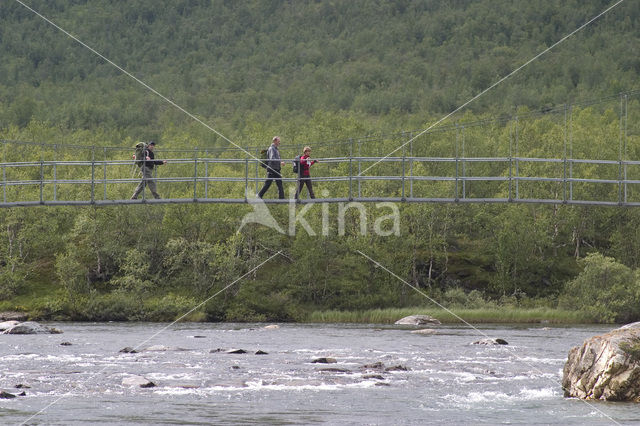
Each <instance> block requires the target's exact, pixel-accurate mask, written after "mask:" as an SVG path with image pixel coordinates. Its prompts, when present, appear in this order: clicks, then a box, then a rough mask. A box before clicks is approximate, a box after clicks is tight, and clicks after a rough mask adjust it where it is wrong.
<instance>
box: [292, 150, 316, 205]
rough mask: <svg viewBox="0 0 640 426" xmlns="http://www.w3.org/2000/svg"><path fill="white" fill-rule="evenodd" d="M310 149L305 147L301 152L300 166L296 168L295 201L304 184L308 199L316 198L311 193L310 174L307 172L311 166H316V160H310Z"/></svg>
mask: <svg viewBox="0 0 640 426" xmlns="http://www.w3.org/2000/svg"><path fill="white" fill-rule="evenodd" d="M310 155H311V148H310V147H308V146H305V147H304V149H303V150H302V156H301V157H300V165H299V166H298V189H297V190H296V200H297V199H298V197H299V196H300V192H301V191H302V187H303V186H304V185H305V184H306V185H307V189H308V190H309V197H311V198H316V196H315V194H314V193H313V187H312V186H311V173H310V172H309V168H310V167H311V165H313V164H316V163H317V162H318V161H317V160H312V159H311V158H310Z"/></svg>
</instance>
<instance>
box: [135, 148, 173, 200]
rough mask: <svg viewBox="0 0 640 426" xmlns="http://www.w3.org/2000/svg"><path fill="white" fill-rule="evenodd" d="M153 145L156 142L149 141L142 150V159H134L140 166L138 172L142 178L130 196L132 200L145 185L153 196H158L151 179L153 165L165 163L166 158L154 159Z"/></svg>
mask: <svg viewBox="0 0 640 426" xmlns="http://www.w3.org/2000/svg"><path fill="white" fill-rule="evenodd" d="M155 147H156V143H155V142H154V141H151V142H149V143H148V144H147V146H146V147H144V148H143V150H142V160H139V161H136V163H137V164H138V167H140V173H142V180H141V181H140V183H139V184H138V187H137V188H136V190H135V191H134V192H133V195H132V196H131V199H132V200H137V199H138V195H140V193H141V192H142V190H143V189H144V186H145V185H147V186H148V187H149V190H150V191H151V194H152V195H153V198H155V199H158V198H160V195H159V194H158V191H157V189H156V182H155V180H154V179H153V167H154V166H160V165H163V164H167V160H154V157H155V156H154V155H153V150H154V148H155Z"/></svg>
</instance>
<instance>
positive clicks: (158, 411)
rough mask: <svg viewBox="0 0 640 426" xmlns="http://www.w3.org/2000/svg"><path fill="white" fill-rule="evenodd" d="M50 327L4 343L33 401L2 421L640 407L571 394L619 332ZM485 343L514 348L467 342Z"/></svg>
mask: <svg viewBox="0 0 640 426" xmlns="http://www.w3.org/2000/svg"><path fill="white" fill-rule="evenodd" d="M48 325H50V326H54V327H57V328H59V329H61V330H63V332H64V333H63V334H55V335H0V390H4V391H7V392H10V393H13V394H17V393H19V392H22V391H24V392H25V394H26V395H25V396H20V397H17V398H13V399H0V424H23V423H25V422H26V423H27V424H47V425H50V424H51V425H84V424H154V425H155V424H192V425H196V424H219V425H225V424H234V425H235V424H259V425H283V424H296V425H297V424H305V425H307V424H354V425H359V424H373V425H421V424H497V423H510V424H563V425H567V424H575V425H585V424H614V423H615V422H619V423H623V424H629V423H640V405H638V404H625V403H616V404H613V403H602V402H588V403H587V402H584V401H580V400H577V399H567V398H564V397H563V393H562V389H561V385H560V382H561V378H562V367H563V365H564V363H565V361H566V358H567V353H568V351H569V349H570V348H571V347H572V346H575V345H578V344H581V343H582V342H583V341H584V340H585V339H586V338H588V337H590V336H593V335H596V334H601V333H603V332H606V331H608V330H610V329H612V328H613V327H605V326H571V327H558V326H549V325H547V326H544V325H535V326H531V325H482V326H478V328H477V329H472V328H470V327H468V326H451V325H446V326H437V327H434V328H435V329H436V330H437V333H436V334H434V335H423V334H415V333H411V330H412V329H410V328H399V327H398V326H381V325H362V324H339V325H326V324H302V325H301V324H280V325H279V326H278V327H273V328H265V324H203V323H181V324H175V325H172V326H171V327H169V328H166V329H164V328H165V327H166V325H165V324H153V323H55V324H48ZM156 333H159V334H157V335H156V336H155V337H152V336H154V335H155V334H156ZM486 336H491V337H499V338H502V339H505V340H506V341H507V342H508V343H509V344H508V345H501V346H484V345H472V344H471V343H472V342H474V341H476V340H479V339H481V338H483V337H486ZM143 342H144V343H143ZM61 343H65V344H66V345H61ZM69 343H70V345H69ZM137 346H140V349H144V348H149V349H152V350H141V351H140V352H139V353H121V352H119V351H120V350H121V349H123V348H125V347H137ZM232 349H243V350H245V351H246V353H244V354H238V353H235V354H233V353H228V352H229V351H230V350H232ZM258 351H262V352H265V353H264V354H256V352H258ZM322 357H328V358H333V359H335V361H336V362H335V363H330V364H322V363H314V362H313V361H316V360H318V359H319V358H322ZM131 375H140V376H144V377H145V378H146V379H149V380H150V381H152V382H153V383H155V384H156V386H155V387H152V388H140V387H138V386H127V385H123V379H125V378H127V377H130V376H131ZM18 384H22V385H27V386H29V388H23V389H16V385H18Z"/></svg>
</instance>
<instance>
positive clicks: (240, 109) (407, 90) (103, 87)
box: [0, 0, 640, 143]
mask: <svg viewBox="0 0 640 426" xmlns="http://www.w3.org/2000/svg"><path fill="white" fill-rule="evenodd" d="M611 3H612V2H610V1H607V0H590V1H578V0H571V1H566V2H560V3H558V2H554V1H550V0H535V1H526V2H525V1H516V2H513V1H507V0H483V1H466V0H457V1H453V0H451V1H433V0H414V1H409V0H395V1H369V0H350V1H328V0H327V1H285V0H268V1H267V0H265V1H223V0H171V1H169V0H141V1H136V2H129V1H122V0H107V1H103V0H86V1H65V0H46V1H45V0H33V1H29V2H27V4H29V5H31V6H32V7H33V8H34V9H35V10H37V11H39V12H40V13H42V14H43V15H44V16H46V17H47V18H49V19H51V20H52V21H53V22H55V23H56V24H58V25H60V26H61V27H62V28H64V29H65V30H67V31H69V32H70V33H71V34H73V35H74V36H76V37H78V38H79V39H80V40H82V41H83V42H84V43H86V44H87V45H89V46H91V47H92V48H94V49H96V50H97V51H98V52H100V53H101V54H103V55H104V56H105V57H106V58H108V59H110V60H112V61H113V62H114V63H116V64H118V65H119V66H121V67H123V68H124V69H126V70H127V71H129V72H131V73H132V74H133V75H135V76H137V77H138V78H140V79H141V80H143V81H144V82H145V83H147V84H149V85H150V86H151V87H153V88H155V89H157V90H158V91H159V92H160V93H162V94H163V95H166V96H167V97H169V98H171V99H172V100H174V101H175V102H176V103H177V104H178V105H181V106H183V107H184V108H185V109H187V110H188V111H190V112H192V113H194V114H196V115H197V116H199V117H202V118H204V119H205V120H207V121H209V122H211V123H214V124H215V126H219V127H220V128H221V129H223V130H224V131H223V133H225V134H227V135H229V136H231V137H233V138H234V139H236V138H240V137H242V135H243V130H246V126H247V122H248V121H252V120H253V119H255V120H265V119H268V118H270V117H274V116H275V119H277V120H279V121H289V120H291V119H292V118H293V117H299V116H303V117H304V116H308V115H310V114H313V113H315V112H317V111H332V112H337V111H338V112H339V111H350V112H361V113H363V114H365V115H367V116H374V117H377V116H384V115H387V114H390V113H399V114H401V115H411V116H414V117H416V119H415V120H416V121H415V123H424V122H425V121H427V120H428V119H429V118H430V117H433V116H434V114H435V115H436V116H437V115H438V114H442V113H446V112H449V111H451V110H453V109H454V108H455V107H456V106H458V105H460V104H462V103H463V102H465V101H466V100H468V99H469V98H470V97H472V96H473V95H475V94H477V93H479V92H481V91H482V90H483V89H485V88H487V87H488V86H489V85H491V84H492V83H493V82H495V81H497V80H498V79H499V78H500V77H502V76H505V75H507V74H508V73H509V72H511V71H512V70H514V69H515V68H517V67H518V66H520V65H521V64H523V63H524V62H526V61H527V60H529V59H530V58H532V57H533V56H534V55H536V54H537V53H540V52H542V51H543V50H544V49H545V48H546V47H548V46H550V45H552V44H553V43H554V42H556V41H558V40H560V39H561V38H562V37H563V36H564V35H567V34H568V33H570V32H571V31H573V30H575V29H576V28H578V27H579V26H580V25H581V24H583V23H585V22H586V21H587V20H588V19H590V18H591V17H594V16H595V15H597V14H598V13H599V12H601V11H603V10H604V9H605V8H606V7H607V6H609V5H610V4H611ZM639 22H640V5H638V3H637V2H631V1H630V2H624V3H623V4H621V5H620V6H618V7H617V8H616V9H614V10H613V11H611V12H610V13H609V14H607V15H606V16H604V17H603V18H601V19H599V20H597V21H596V22H594V23H593V24H591V25H590V26H589V27H587V28H586V29H585V30H584V31H582V32H580V33H578V34H576V35H575V36H573V37H571V38H570V39H568V40H567V41H565V42H564V43H563V44H561V45H560V46H558V47H557V48H555V49H554V50H553V51H552V52H549V53H548V54H546V55H545V56H543V57H541V58H540V59H539V60H537V61H535V62H534V63H532V64H531V65H530V66H529V67H528V68H526V69H524V70H523V71H521V72H519V73H518V74H517V75H516V76H514V77H513V78H512V79H511V80H509V81H508V82H505V83H504V84H502V85H501V86H500V87H499V88H497V89H495V90H493V91H491V92H490V93H488V94H487V95H485V96H483V97H482V98H481V99H479V100H478V101H477V102H475V103H474V104H472V105H470V108H472V109H474V110H475V111H477V112H482V113H486V112H493V113H499V112H505V111H506V112H509V113H511V112H513V111H514V109H515V108H516V107H517V106H521V105H525V106H527V107H529V108H534V109H537V108H542V107H545V106H550V105H555V104H562V103H565V102H571V101H574V100H576V99H580V98H584V97H588V98H592V97H598V96H601V95H611V94H615V93H617V92H620V91H622V90H628V89H630V88H634V87H635V85H636V83H637V75H638V73H639V72H640V59H639V58H640V50H639V49H640V47H639V46H640V29H639V25H640V24H639ZM0 23H1V25H0V40H1V42H0V58H2V61H0V112H1V113H0V125H1V126H7V125H9V124H15V125H18V126H25V125H26V124H27V123H28V122H29V121H30V120H31V119H35V120H38V121H47V122H50V123H51V124H52V125H54V126H56V127H58V126H62V127H65V128H71V129H77V128H83V129H95V128H109V129H127V130H129V131H131V132H133V133H135V134H134V137H144V133H145V132H146V133H152V134H153V135H157V134H158V132H160V131H161V129H163V128H165V127H166V126H168V125H170V123H181V124H182V123H190V122H191V120H190V119H189V118H187V117H186V116H185V115H184V114H182V113H180V112H178V111H176V110H175V109H174V108H173V107H171V106H170V105H169V104H167V103H166V102H165V101H163V100H162V99H160V98H158V97H157V96H155V95H153V94H152V93H151V92H150V91H148V90H147V89H145V88H144V87H142V86H141V85H139V84H138V83H136V82H134V81H133V80H132V79H131V78H129V77H127V76H125V75H123V74H122V73H121V72H120V71H118V70H117V69H116V68H114V67H113V66H112V65H111V64H109V63H106V62H105V61H104V60H103V59H101V58H99V57H98V56H96V55H95V54H93V53H92V52H91V51H89V50H88V49H86V48H84V47H82V46H80V45H79V44H78V43H76V42H75V41H73V40H72V39H71V38H69V37H68V36H66V35H64V34H63V33H62V32H60V31H58V30H57V29H55V28H53V27H52V26H51V25H50V24H48V23H46V22H45V21H44V20H43V19H41V18H40V17H38V16H36V15H35V14H34V13H32V12H31V11H29V10H28V9H26V8H25V7H23V6H22V5H20V4H19V3H17V2H14V1H4V2H2V4H0ZM405 120H406V118H405ZM396 125H397V126H399V125H400V124H396ZM215 126H214V127H215ZM396 130H400V128H399V127H398V128H396ZM350 136H359V135H350ZM208 142H210V143H213V142H214V141H213V140H211V141H208Z"/></svg>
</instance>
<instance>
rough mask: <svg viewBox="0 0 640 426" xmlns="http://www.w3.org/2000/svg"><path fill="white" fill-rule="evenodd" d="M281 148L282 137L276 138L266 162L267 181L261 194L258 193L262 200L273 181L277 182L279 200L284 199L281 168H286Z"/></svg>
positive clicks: (268, 151)
mask: <svg viewBox="0 0 640 426" xmlns="http://www.w3.org/2000/svg"><path fill="white" fill-rule="evenodd" d="M279 146H280V137H279V136H274V137H273V141H272V143H271V146H270V147H269V149H268V150H267V159H266V160H265V162H266V163H267V180H266V181H265V182H264V185H263V187H262V189H261V190H260V192H258V197H260V198H262V197H263V195H264V193H265V192H267V190H268V189H269V187H270V186H271V183H272V182H273V181H275V182H276V185H277V186H278V198H280V199H281V200H283V199H284V188H283V187H282V173H280V170H281V167H282V166H284V161H282V160H281V159H280V151H279V150H278V147H279Z"/></svg>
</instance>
